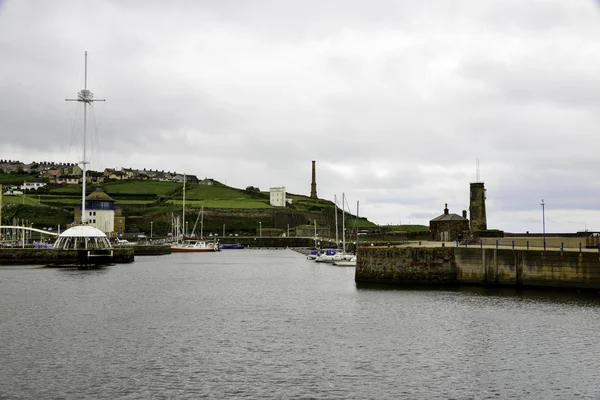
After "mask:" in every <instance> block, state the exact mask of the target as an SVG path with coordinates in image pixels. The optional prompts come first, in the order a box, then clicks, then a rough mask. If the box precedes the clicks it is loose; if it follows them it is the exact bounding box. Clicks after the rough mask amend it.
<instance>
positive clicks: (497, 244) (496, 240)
mask: <svg viewBox="0 0 600 400" xmlns="http://www.w3.org/2000/svg"><path fill="white" fill-rule="evenodd" d="M496 248H498V240H496ZM599 249H600V247H599Z"/></svg>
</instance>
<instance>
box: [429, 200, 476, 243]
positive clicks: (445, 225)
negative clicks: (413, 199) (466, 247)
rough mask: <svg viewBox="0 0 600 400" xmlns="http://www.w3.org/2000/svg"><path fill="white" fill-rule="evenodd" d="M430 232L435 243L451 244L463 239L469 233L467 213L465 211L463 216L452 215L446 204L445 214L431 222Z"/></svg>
mask: <svg viewBox="0 0 600 400" xmlns="http://www.w3.org/2000/svg"><path fill="white" fill-rule="evenodd" d="M429 230H430V231H431V234H432V239H433V240H435V241H441V242H451V241H454V240H457V239H462V238H463V237H464V236H465V235H466V233H468V231H469V220H468V219H467V211H466V210H463V215H462V216H460V215H458V214H450V212H449V210H448V204H445V207H444V213H443V214H442V215H440V216H439V217H436V218H434V219H432V220H431V221H429Z"/></svg>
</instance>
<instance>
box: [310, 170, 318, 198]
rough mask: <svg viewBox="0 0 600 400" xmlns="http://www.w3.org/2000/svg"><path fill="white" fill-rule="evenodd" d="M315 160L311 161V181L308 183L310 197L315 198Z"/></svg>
mask: <svg viewBox="0 0 600 400" xmlns="http://www.w3.org/2000/svg"><path fill="white" fill-rule="evenodd" d="M315 164H316V161H313V162H312V183H311V184H310V198H311V199H316V198H317V167H316V166H315Z"/></svg>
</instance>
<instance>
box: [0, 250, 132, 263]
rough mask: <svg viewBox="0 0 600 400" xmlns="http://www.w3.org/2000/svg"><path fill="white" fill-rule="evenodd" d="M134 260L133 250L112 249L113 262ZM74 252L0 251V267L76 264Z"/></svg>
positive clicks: (75, 252) (75, 253)
mask: <svg viewBox="0 0 600 400" xmlns="http://www.w3.org/2000/svg"><path fill="white" fill-rule="evenodd" d="M133 260H134V249H133V248H115V249H113V262H114V263H116V264H121V263H130V262H133ZM77 262H78V259H77V251H76V250H56V249H27V248H25V249H19V248H12V249H0V265H52V264H55V265H63V264H76V263H77Z"/></svg>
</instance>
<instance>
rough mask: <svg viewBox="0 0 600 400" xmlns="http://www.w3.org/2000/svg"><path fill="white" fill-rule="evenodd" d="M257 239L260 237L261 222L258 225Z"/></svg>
mask: <svg viewBox="0 0 600 400" xmlns="http://www.w3.org/2000/svg"><path fill="white" fill-rule="evenodd" d="M258 237H262V222H259V223H258Z"/></svg>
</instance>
